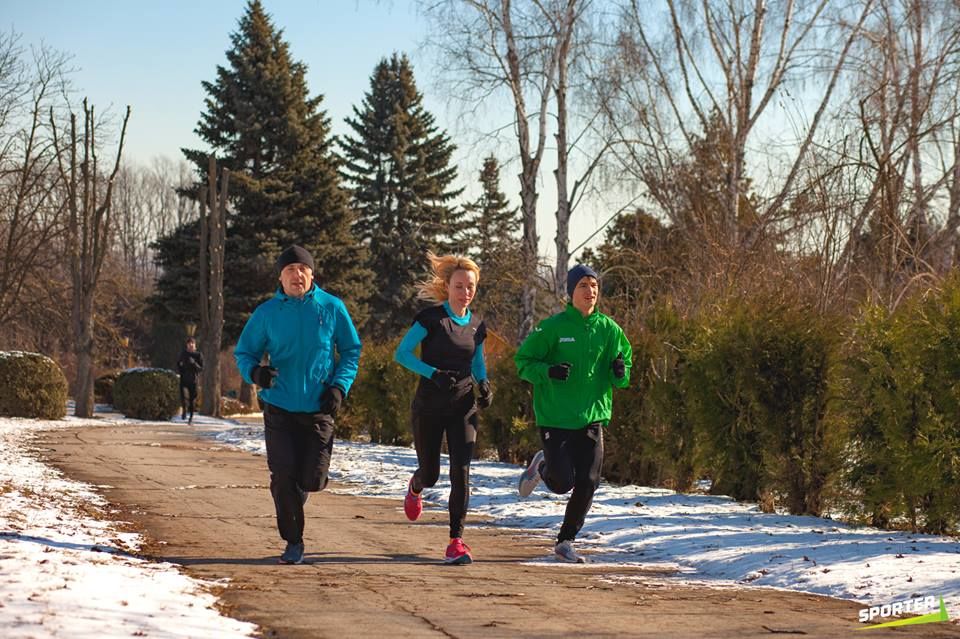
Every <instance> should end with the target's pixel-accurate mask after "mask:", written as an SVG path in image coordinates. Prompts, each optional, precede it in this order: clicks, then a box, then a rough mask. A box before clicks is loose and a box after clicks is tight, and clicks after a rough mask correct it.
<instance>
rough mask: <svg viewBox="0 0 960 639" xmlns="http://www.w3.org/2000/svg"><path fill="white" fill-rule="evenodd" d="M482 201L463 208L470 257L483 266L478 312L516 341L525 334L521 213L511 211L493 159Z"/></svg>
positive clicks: (487, 165)
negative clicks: (521, 331)
mask: <svg viewBox="0 0 960 639" xmlns="http://www.w3.org/2000/svg"><path fill="white" fill-rule="evenodd" d="M479 181H480V187H481V193H480V196H479V197H478V198H477V199H476V200H474V201H473V202H470V203H468V204H465V205H464V206H463V214H464V223H463V224H462V225H461V226H462V228H463V229H464V232H463V233H462V235H461V236H460V238H461V239H460V241H461V242H462V247H463V249H462V250H464V251H465V252H466V253H468V254H469V255H470V256H471V257H473V258H474V259H475V260H476V261H477V264H479V266H480V269H481V273H480V286H479V292H478V294H477V302H476V304H475V305H476V307H477V308H478V309H479V310H480V311H482V312H483V315H484V320H485V321H486V322H487V324H488V325H490V326H491V327H493V328H494V329H496V330H498V331H500V332H501V333H502V334H504V335H507V336H509V337H510V338H512V337H513V336H514V334H515V333H516V331H517V330H518V329H519V322H520V311H521V308H520V291H521V288H522V285H523V273H524V270H523V268H522V263H521V262H522V258H521V252H520V225H521V222H522V220H521V218H520V212H519V209H517V208H516V207H512V208H511V207H510V203H509V202H508V201H507V197H506V195H504V193H503V192H502V191H501V190H500V165H499V163H498V162H497V159H496V158H495V157H493V156H488V157H486V158H484V160H483V168H482V169H481V170H480V176H479Z"/></svg>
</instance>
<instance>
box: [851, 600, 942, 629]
mask: <svg viewBox="0 0 960 639" xmlns="http://www.w3.org/2000/svg"><path fill="white" fill-rule="evenodd" d="M929 599H932V597H929ZM884 608H886V606H884ZM865 610H870V611H871V612H872V610H873V609H872V608H870V609H865ZM865 610H864V611H861V615H860V620H861V621H864V615H863V614H862V613H863V612H865ZM888 614H889V613H888ZM874 616H875V615H873V614H870V615H869V617H870V618H873V617H874ZM882 616H884V617H885V616H887V615H882ZM949 620H950V617H949V616H948V615H947V607H946V606H945V605H944V604H943V595H941V596H940V610H938V611H937V612H931V613H928V614H926V615H920V616H919V617H910V618H908V619H897V620H896V621H888V622H886V623H878V624H876V625H873V626H864V627H862V628H857V630H873V629H874V628H892V627H894V626H914V625H917V624H921V623H936V622H938V621H949Z"/></svg>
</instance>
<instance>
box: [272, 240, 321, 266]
mask: <svg viewBox="0 0 960 639" xmlns="http://www.w3.org/2000/svg"><path fill="white" fill-rule="evenodd" d="M298 262H299V263H300V264H305V265H307V266H309V267H310V270H311V271H312V270H313V256H312V255H310V252H309V251H308V250H307V249H305V248H303V247H302V246H297V245H296V244H294V245H293V246H291V247H289V248H287V249H285V250H284V251H283V253H281V254H280V257H278V258H277V271H278V272H279V271H282V270H283V267H285V266H287V265H289V264H296V263H298Z"/></svg>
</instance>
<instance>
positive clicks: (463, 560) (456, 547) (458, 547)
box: [443, 537, 473, 565]
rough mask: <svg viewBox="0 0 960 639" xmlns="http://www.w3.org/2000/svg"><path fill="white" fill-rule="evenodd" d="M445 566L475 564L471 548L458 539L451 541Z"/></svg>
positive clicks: (444, 559)
mask: <svg viewBox="0 0 960 639" xmlns="http://www.w3.org/2000/svg"><path fill="white" fill-rule="evenodd" d="M443 563H445V564H458V565H462V564H470V563H473V555H471V554H470V546H468V545H466V544H465V543H463V540H462V539H460V538H459V537H457V538H456V539H451V540H450V545H449V546H447V553H446V555H444V557H443Z"/></svg>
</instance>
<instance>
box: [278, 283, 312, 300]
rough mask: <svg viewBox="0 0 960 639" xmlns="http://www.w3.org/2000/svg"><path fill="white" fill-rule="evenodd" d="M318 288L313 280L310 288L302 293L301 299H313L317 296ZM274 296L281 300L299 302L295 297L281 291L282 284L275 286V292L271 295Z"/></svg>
mask: <svg viewBox="0 0 960 639" xmlns="http://www.w3.org/2000/svg"><path fill="white" fill-rule="evenodd" d="M319 290H320V287H319V286H317V283H316V282H314V283H312V284H311V285H310V290H309V291H307V292H306V293H304V294H303V300H302V301H306V300H313V299H315V298H316V297H317V292H318V291H319ZM273 296H274V297H275V298H277V299H279V300H280V301H281V302H299V301H301V300H298V299H297V298H296V297H291V296H289V295H287V294H286V293H284V292H283V286H282V285H281V286H278V287H277V292H276V293H274V295H273Z"/></svg>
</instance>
